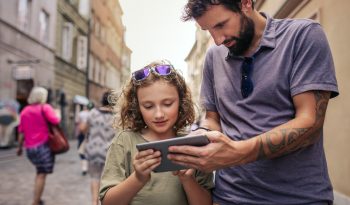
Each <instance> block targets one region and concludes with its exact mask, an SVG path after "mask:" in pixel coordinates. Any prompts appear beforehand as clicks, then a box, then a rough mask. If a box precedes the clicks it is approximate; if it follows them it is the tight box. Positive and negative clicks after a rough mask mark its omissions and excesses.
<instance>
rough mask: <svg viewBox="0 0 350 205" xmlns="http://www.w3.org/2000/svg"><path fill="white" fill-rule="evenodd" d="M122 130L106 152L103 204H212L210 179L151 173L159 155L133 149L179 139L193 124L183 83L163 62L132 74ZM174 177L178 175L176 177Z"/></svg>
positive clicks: (189, 172)
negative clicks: (144, 144)
mask: <svg viewBox="0 0 350 205" xmlns="http://www.w3.org/2000/svg"><path fill="white" fill-rule="evenodd" d="M121 99H122V100H121V101H120V102H121V104H122V106H121V109H120V119H119V120H120V126H121V128H122V129H124V131H122V132H121V133H120V134H119V135H118V137H116V138H114V139H113V142H112V145H111V146H110V148H109V150H108V155H107V159H106V164H105V168H104V171H103V175H102V178H101V189H100V199H101V201H102V204H103V205H117V204H119V205H122V204H123V205H127V204H132V205H143V204H167V205H180V204H181V205H186V204H190V205H196V204H197V205H206V204H208V205H209V204H210V205H211V204H212V200H211V194H210V190H211V188H212V187H213V181H212V180H213V178H212V176H213V175H212V174H211V173H210V174H205V173H203V172H199V171H196V170H193V169H184V170H180V171H176V172H173V173H172V172H162V173H154V172H152V170H153V169H154V168H156V167H157V166H158V165H159V164H160V161H161V157H160V152H159V151H154V150H151V149H148V150H144V151H141V152H138V151H137V149H136V144H139V143H145V142H151V141H157V140H164V139H170V138H173V137H176V136H183V135H185V133H182V132H183V131H184V130H185V128H186V127H188V126H190V125H191V123H193V121H194V107H193V102H192V97H191V93H190V90H189V88H188V86H187V85H186V83H185V80H184V79H183V77H182V76H181V75H180V73H179V72H178V71H177V70H175V69H174V68H173V66H172V65H171V64H170V63H169V62H167V61H161V62H154V63H151V64H150V65H148V66H146V67H144V68H142V69H141V70H138V71H135V72H134V73H133V75H132V78H131V79H130V81H129V82H128V84H127V85H126V88H125V89H124V91H123V93H122V98H121ZM174 175H176V176H174Z"/></svg>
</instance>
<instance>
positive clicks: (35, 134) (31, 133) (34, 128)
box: [18, 104, 60, 148]
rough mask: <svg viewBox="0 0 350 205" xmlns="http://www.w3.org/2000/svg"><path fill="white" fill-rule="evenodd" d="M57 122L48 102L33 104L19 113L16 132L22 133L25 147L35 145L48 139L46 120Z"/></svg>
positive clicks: (58, 120)
mask: <svg viewBox="0 0 350 205" xmlns="http://www.w3.org/2000/svg"><path fill="white" fill-rule="evenodd" d="M43 115H45V118H46V120H47V121H49V122H51V124H55V125H56V124H58V123H59V122H60V119H59V118H58V116H57V115H56V113H55V111H54V109H53V108H52V107H51V105H49V104H33V105H28V106H26V107H25V108H24V109H23V110H22V112H21V114H20V124H19V126H18V132H20V133H23V135H24V146H25V147H26V148H32V147H37V146H39V145H41V144H43V143H45V142H47V140H48V134H49V129H48V127H47V123H46V120H45V118H44V116H43Z"/></svg>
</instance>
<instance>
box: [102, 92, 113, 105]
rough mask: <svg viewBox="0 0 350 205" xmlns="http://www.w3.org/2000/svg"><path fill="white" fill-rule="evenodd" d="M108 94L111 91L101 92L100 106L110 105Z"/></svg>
mask: <svg viewBox="0 0 350 205" xmlns="http://www.w3.org/2000/svg"><path fill="white" fill-rule="evenodd" d="M110 95H111V91H106V92H104V93H103V95H102V99H101V104H102V106H108V105H111V103H110V102H109V96H110Z"/></svg>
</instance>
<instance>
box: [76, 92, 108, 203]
mask: <svg viewBox="0 0 350 205" xmlns="http://www.w3.org/2000/svg"><path fill="white" fill-rule="evenodd" d="M111 93H112V92H111V91H107V92H105V93H103V95H102V100H101V104H102V106H101V107H98V108H93V109H92V110H91V111H90V112H89V114H88V117H87V120H86V123H84V125H83V126H82V129H83V130H84V133H85V136H86V137H87V138H86V139H87V141H86V144H85V153H86V157H87V160H88V173H89V175H90V177H91V194H92V205H98V204H99V200H98V190H99V184H100V178H101V173H102V170H103V166H104V164H105V159H106V153H107V149H108V147H109V145H110V143H111V141H112V138H113V137H114V136H115V130H114V129H113V119H114V117H113V108H112V106H111V103H110V102H109V98H110V95H111ZM87 133H88V134H87Z"/></svg>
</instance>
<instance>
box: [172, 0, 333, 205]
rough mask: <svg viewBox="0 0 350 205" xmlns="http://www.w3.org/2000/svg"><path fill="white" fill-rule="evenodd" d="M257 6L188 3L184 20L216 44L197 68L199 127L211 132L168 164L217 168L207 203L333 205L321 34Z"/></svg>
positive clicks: (328, 63) (327, 57)
mask: <svg viewBox="0 0 350 205" xmlns="http://www.w3.org/2000/svg"><path fill="white" fill-rule="evenodd" d="M254 2H255V1H253V0H189V1H188V3H187V5H186V6H185V15H184V19H185V20H189V19H194V20H195V21H196V22H197V23H198V24H199V26H200V27H201V29H203V30H207V31H208V32H209V33H210V34H211V36H212V37H213V40H214V41H215V43H216V45H217V46H212V47H211V48H210V49H209V50H208V51H207V54H206V59H205V62H204V68H203V81H202V85H201V103H202V105H203V106H204V108H205V110H206V114H205V116H204V119H203V120H202V122H201V127H199V130H201V131H203V132H205V131H206V130H207V129H208V128H209V129H211V130H215V131H212V132H205V133H204V134H205V135H207V136H208V138H209V139H210V141H211V143H210V144H209V145H207V146H205V147H193V146H173V147H170V148H169V150H170V152H172V153H174V152H176V153H179V154H178V155H169V156H168V157H169V158H171V159H172V160H174V161H175V162H177V163H179V164H182V165H187V166H191V167H194V168H198V169H201V170H205V171H212V170H217V171H216V172H215V173H216V174H215V188H214V191H213V198H214V202H215V203H217V204H220V205H228V204H230V205H231V204H284V205H287V204H313V205H321V204H332V203H333V191H332V185H331V181H330V179H329V175H328V171H327V162H326V157H325V152H324V148H323V124H324V120H325V116H326V110H327V104H328V101H329V99H330V98H333V97H335V96H337V95H338V88H337V81H336V77H335V69H334V64H333V59H332V54H331V49H330V47H329V45H328V42H327V38H326V35H325V33H324V31H323V29H322V27H321V26H320V24H319V23H317V22H315V21H313V20H310V19H273V18H271V17H270V16H268V15H267V14H265V13H259V12H258V11H257V10H256V9H255V8H254ZM199 130H198V131H199ZM198 131H197V132H198ZM328 137H330V138H329V140H331V138H332V136H328ZM184 154H187V155H184Z"/></svg>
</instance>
